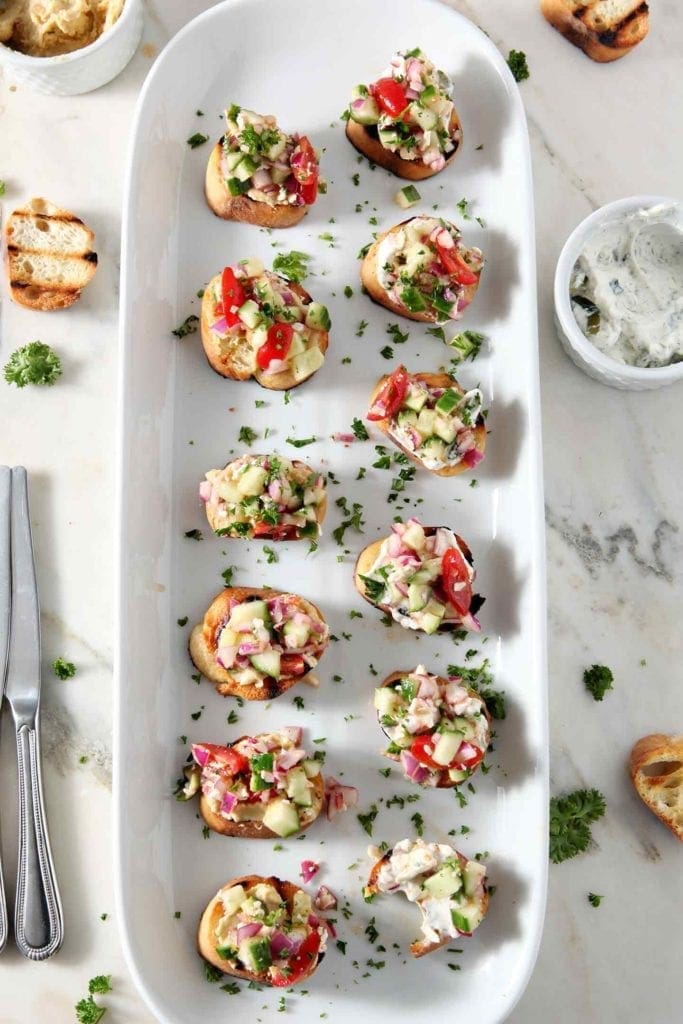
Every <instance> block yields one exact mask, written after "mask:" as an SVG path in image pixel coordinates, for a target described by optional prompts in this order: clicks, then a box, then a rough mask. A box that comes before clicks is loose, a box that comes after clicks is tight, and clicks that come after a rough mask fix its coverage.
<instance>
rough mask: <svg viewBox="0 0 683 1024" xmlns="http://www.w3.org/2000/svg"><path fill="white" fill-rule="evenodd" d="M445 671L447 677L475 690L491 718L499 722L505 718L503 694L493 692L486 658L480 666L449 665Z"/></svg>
mask: <svg viewBox="0 0 683 1024" xmlns="http://www.w3.org/2000/svg"><path fill="white" fill-rule="evenodd" d="M472 653H475V652H472ZM469 654H470V651H468V652H467V655H466V657H467V656H469ZM446 671H447V672H448V675H449V676H456V677H457V678H458V679H462V681H463V682H464V683H466V684H467V686H469V687H471V688H472V689H473V690H476V692H477V693H478V694H479V696H480V697H481V699H482V700H483V701H484V703H485V704H486V707H487V709H488V712H489V714H490V715H491V718H495V719H498V720H500V721H502V720H503V719H504V718H505V715H506V707H505V693H504V691H503V690H494V689H493V687H492V685H491V684H492V683H493V674H492V672H491V667H490V665H489V660H488V658H484V660H483V661H482V663H481V664H480V665H449V666H448V668H447V669H446Z"/></svg>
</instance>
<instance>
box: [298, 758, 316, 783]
mask: <svg viewBox="0 0 683 1024" xmlns="http://www.w3.org/2000/svg"><path fill="white" fill-rule="evenodd" d="M302 763H303V769H304V771H305V772H306V775H307V777H308V778H309V779H314V778H315V777H316V775H320V761H313V760H312V759H311V760H306V761H303V762H302Z"/></svg>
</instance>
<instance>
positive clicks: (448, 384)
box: [368, 373, 486, 476]
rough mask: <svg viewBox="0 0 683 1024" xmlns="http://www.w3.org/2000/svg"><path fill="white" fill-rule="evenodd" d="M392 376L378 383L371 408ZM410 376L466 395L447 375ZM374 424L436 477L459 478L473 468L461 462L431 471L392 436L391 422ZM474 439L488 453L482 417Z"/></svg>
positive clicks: (370, 403) (381, 379)
mask: <svg viewBox="0 0 683 1024" xmlns="http://www.w3.org/2000/svg"><path fill="white" fill-rule="evenodd" d="M390 376H391V374H389V373H385V374H384V376H383V377H380V379H379V380H378V381H377V383H376V384H375V387H374V388H373V390H372V393H371V395H370V401H369V403H368V406H369V407H371V406H372V404H373V402H374V401H375V399H376V398H377V396H378V395H379V393H380V391H381V389H382V387H383V385H384V384H385V382H386V381H387V380H388V379H389V377H390ZM409 376H410V379H411V380H418V381H423V382H424V383H425V384H426V385H427V387H429V388H451V389H452V390H453V391H457V392H458V394H460V395H464V394H465V390H464V388H463V387H462V386H461V385H460V384H459V383H458V382H457V380H453V378H452V377H449V375H448V374H447V373H411V374H410V375H409ZM372 422H373V424H374V425H375V426H376V427H378V428H379V430H381V431H382V433H383V434H386V436H387V437H388V438H389V440H390V441H391V443H392V444H393V445H395V446H396V447H397V448H398V449H399V450H400V451H402V452H403V454H404V455H407V456H408V458H409V459H410V461H411V462H414V463H415V465H416V466H422V468H423V469H426V470H427V472H428V473H433V475H434V476H458V474H459V473H466V472H467V471H468V470H470V469H471V468H472V467H470V466H467V465H465V463H464V462H462V461H461V462H457V463H455V464H454V465H452V466H443V468H442V469H430V468H429V466H425V464H424V462H423V461H422V459H421V458H420V457H419V456H418V455H416V454H415V452H412V451H411V450H410V448H406V447H404V445H402V444H401V442H400V441H398V440H397V439H396V438H395V437H393V436H392V434H391V433H390V429H389V427H390V423H391V420H389V419H383V420H373V421H372ZM474 437H475V441H476V449H477V451H478V452H481V454H482V455H484V453H485V451H486V424H485V422H484V419H483V417H482V416H480V417H479V419H478V420H477V422H476V424H475V425H474Z"/></svg>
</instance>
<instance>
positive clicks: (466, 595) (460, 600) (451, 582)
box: [441, 548, 472, 615]
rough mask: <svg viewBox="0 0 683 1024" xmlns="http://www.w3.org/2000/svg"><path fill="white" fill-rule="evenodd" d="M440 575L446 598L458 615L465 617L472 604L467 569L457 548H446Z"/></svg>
mask: <svg viewBox="0 0 683 1024" xmlns="http://www.w3.org/2000/svg"><path fill="white" fill-rule="evenodd" d="M441 575H442V577H443V589H444V591H445V593H446V597H447V598H448V600H449V601H450V603H451V604H452V605H453V607H454V608H455V610H456V612H457V613H458V615H467V613H468V611H469V610H470V605H471V604H472V584H471V582H470V574H469V567H468V565H467V562H466V561H465V558H464V555H463V554H462V553H461V551H460V549H459V548H447V549H446V550H445V551H444V553H443V558H442V559H441Z"/></svg>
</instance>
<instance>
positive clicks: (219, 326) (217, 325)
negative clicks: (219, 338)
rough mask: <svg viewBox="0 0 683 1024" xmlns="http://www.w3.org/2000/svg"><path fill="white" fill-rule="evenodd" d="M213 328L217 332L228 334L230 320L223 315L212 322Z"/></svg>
mask: <svg viewBox="0 0 683 1024" xmlns="http://www.w3.org/2000/svg"><path fill="white" fill-rule="evenodd" d="M211 330H212V331H215V332H216V334H227V333H228V321H227V320H226V319H225V317H224V316H222V317H221V318H220V319H219V320H215V321H214V322H213V323H212V324H211Z"/></svg>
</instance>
